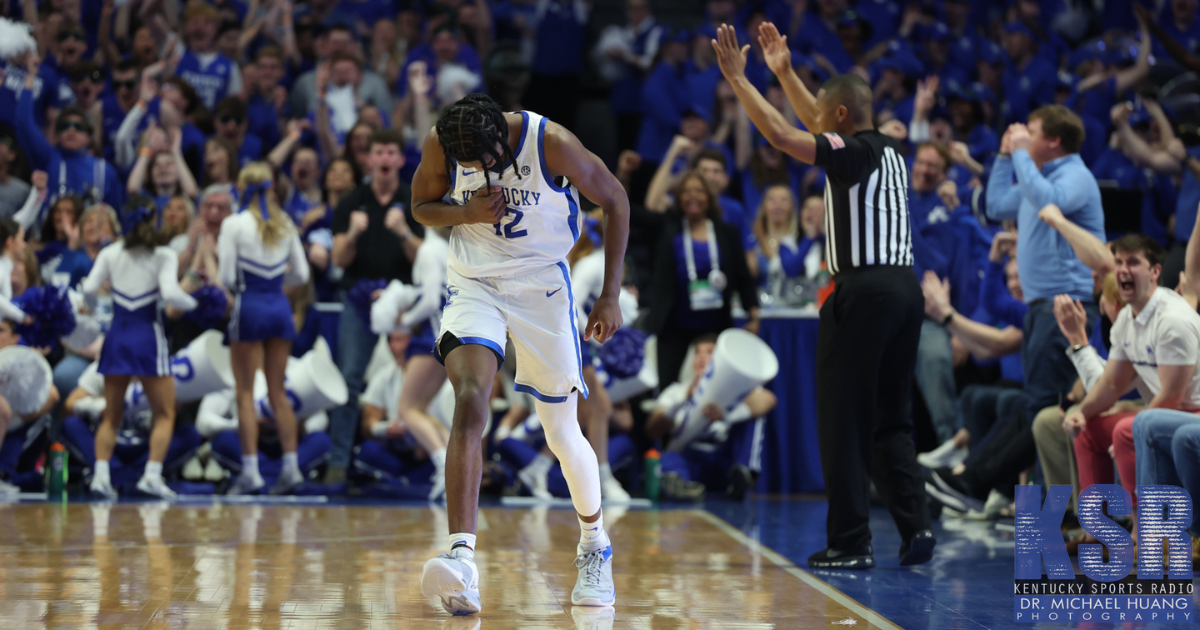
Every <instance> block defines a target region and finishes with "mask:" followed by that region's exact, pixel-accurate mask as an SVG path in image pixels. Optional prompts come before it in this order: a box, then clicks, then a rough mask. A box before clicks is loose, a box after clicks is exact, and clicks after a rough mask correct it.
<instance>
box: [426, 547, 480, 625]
mask: <svg viewBox="0 0 1200 630" xmlns="http://www.w3.org/2000/svg"><path fill="white" fill-rule="evenodd" d="M421 594H423V595H424V596H425V597H433V596H437V597H438V598H440V599H441V600H442V608H445V609H446V612H448V613H450V614H451V615H474V614H476V613H478V612H479V568H478V567H476V566H475V561H474V560H472V559H471V558H467V557H465V556H459V555H458V553H457V552H455V553H444V554H442V555H440V556H438V557H436V558H432V559H430V560H429V561H428V562H426V563H425V569H424V570H423V571H422V572H421Z"/></svg>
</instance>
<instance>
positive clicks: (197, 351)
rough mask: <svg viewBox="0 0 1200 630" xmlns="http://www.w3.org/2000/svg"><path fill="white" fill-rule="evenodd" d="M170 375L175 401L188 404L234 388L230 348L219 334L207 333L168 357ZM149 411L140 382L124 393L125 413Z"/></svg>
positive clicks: (218, 332)
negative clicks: (173, 379)
mask: <svg viewBox="0 0 1200 630" xmlns="http://www.w3.org/2000/svg"><path fill="white" fill-rule="evenodd" d="M171 375H172V376H174V377H175V401H176V402H179V403H190V402H195V401H197V400H200V399H201V398H204V397H205V396H207V395H208V394H211V393H213V392H219V391H221V390H222V389H226V388H229V387H233V367H232V365H231V363H230V358H229V347H228V346H226V345H225V344H224V343H223V336H222V334H221V332H220V331H216V330H208V331H205V332H204V333H203V334H201V335H200V336H199V337H196V338H195V339H193V340H192V342H191V343H189V344H188V345H187V347H186V348H183V349H182V350H180V351H179V352H176V353H175V356H173V357H171ZM149 408H150V401H149V400H148V399H147V398H146V391H145V389H143V388H142V384H141V382H140V381H139V382H134V383H131V384H130V385H129V389H127V390H126V391H125V412H126V413H133V412H137V411H143V410H146V409H149Z"/></svg>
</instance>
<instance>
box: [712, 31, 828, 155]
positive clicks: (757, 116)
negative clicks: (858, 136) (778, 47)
mask: <svg viewBox="0 0 1200 630" xmlns="http://www.w3.org/2000/svg"><path fill="white" fill-rule="evenodd" d="M712 45H713V50H715V51H716V53H717V63H718V65H720V66H721V74H723V75H725V79H726V80H727V81H729V85H730V86H731V87H733V92H734V94H736V95H737V98H738V100H739V101H741V103H742V107H744V108H745V109H746V114H747V115H748V116H749V117H750V120H751V121H752V122H753V123H754V126H755V127H757V128H758V130H759V132H760V133H762V135H763V137H764V138H766V139H767V142H770V143H771V146H773V147H775V148H777V149H779V150H780V151H783V152H784V153H786V154H788V155H790V156H792V157H794V158H796V159H797V160H800V161H801V162H804V163H805V164H813V163H815V161H816V159H817V140H816V138H815V137H814V136H813V134H812V133H809V132H807V131H803V130H800V129H796V128H795V127H793V126H791V125H790V124H788V121H787V120H786V119H784V117H783V114H780V113H779V110H777V109H775V107H774V106H772V105H771V104H770V103H769V102H767V99H766V98H764V97H763V95H762V94H759V92H758V89H757V88H755V87H754V86H753V85H752V84H751V83H750V80H749V79H747V78H746V52H747V51H748V50H750V45H749V44H746V45H745V46H742V47H741V48H739V47H738V42H737V33H736V32H735V31H734V30H733V27H732V26H729V25H727V24H722V25H721V26H720V27H719V28H717V39H715V40H713V43H712ZM788 57H789V59H790V57H791V55H790V53H789V55H788ZM788 63H790V61H789V62H788ZM814 107H815V104H814ZM796 111H797V113H799V112H800V109H797V110H796ZM811 111H812V109H808V110H807V111H805V112H804V113H803V114H802V115H801V118H800V120H801V121H802V122H804V124H805V126H807V127H809V128H810V129H814V131H816V129H815V128H814V125H815V124H816V123H817V122H818V121H816V120H807V119H806V118H809V117H811V116H810V113H811ZM817 117H818V118H819V116H817Z"/></svg>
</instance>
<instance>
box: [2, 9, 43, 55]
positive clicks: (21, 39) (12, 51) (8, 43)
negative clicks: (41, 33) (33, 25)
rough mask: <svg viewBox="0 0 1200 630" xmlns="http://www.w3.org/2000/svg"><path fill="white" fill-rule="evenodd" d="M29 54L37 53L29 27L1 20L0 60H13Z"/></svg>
mask: <svg viewBox="0 0 1200 630" xmlns="http://www.w3.org/2000/svg"><path fill="white" fill-rule="evenodd" d="M27 52H37V42H36V41H34V39H33V35H32V34H31V33H30V32H29V25H28V24H26V23H24V22H14V21H13V20H9V19H6V18H0V59H12V58H14V57H17V56H19V55H21V54H23V53H27Z"/></svg>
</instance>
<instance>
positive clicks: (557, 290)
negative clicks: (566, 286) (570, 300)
mask: <svg viewBox="0 0 1200 630" xmlns="http://www.w3.org/2000/svg"><path fill="white" fill-rule="evenodd" d="M559 291H562V287H558V288H557V289H555V290H553V291H547V292H546V297H550V296H552V295H554V294H555V293H558V292H559Z"/></svg>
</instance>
